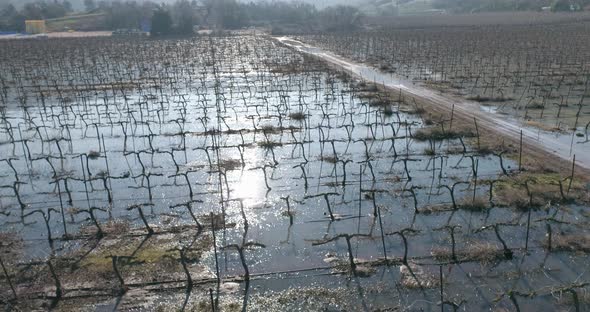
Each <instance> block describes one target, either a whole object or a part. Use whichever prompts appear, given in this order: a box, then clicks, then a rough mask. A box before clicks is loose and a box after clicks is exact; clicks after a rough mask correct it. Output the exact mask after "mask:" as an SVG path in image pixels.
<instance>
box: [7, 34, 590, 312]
mask: <svg viewBox="0 0 590 312" xmlns="http://www.w3.org/2000/svg"><path fill="white" fill-rule="evenodd" d="M83 40H88V41H80V42H78V41H70V42H68V43H67V45H66V47H64V48H72V47H77V48H79V49H92V48H93V47H94V46H96V45H103V46H106V48H104V49H106V50H108V51H109V53H110V54H108V60H109V61H110V62H119V63H113V64H117V65H116V66H114V67H113V68H116V70H115V69H112V70H113V76H115V77H119V78H122V77H126V78H127V77H132V79H130V80H131V82H130V83H129V84H123V83H122V82H117V84H114V83H113V82H109V83H110V84H107V82H102V83H101V84H100V85H98V84H95V85H94V86H93V87H92V88H87V85H85V84H83V83H80V84H79V85H78V86H77V87H72V86H71V85H69V86H68V85H67V84H65V83H64V84H63V85H61V86H60V87H51V86H48V87H47V88H46V90H47V93H46V94H47V95H48V96H47V97H46V98H43V99H41V97H40V96H39V93H35V87H30V86H29V87H23V88H20V89H19V88H18V86H19V84H20V86H26V83H23V82H17V81H18V79H17V78H18V74H15V72H12V75H13V76H12V77H11V81H12V84H11V85H10V86H11V87H10V88H9V91H10V93H9V94H10V95H9V96H7V97H6V99H5V101H6V103H4V106H3V107H4V109H3V110H2V121H1V124H2V132H1V133H0V142H2V143H1V145H0V151H1V152H2V154H1V155H2V159H3V162H2V163H3V164H4V165H3V166H2V167H0V184H1V185H2V188H1V193H0V224H1V225H2V227H1V228H2V231H1V234H2V235H3V237H4V238H5V239H3V240H2V242H3V243H2V258H1V259H2V261H3V267H4V268H5V273H4V275H2V276H1V277H0V278H1V279H2V280H1V281H2V283H0V285H1V286H0V294H1V296H2V297H0V298H1V300H2V304H3V305H4V306H5V307H11V306H16V307H19V308H21V309H25V310H28V309H44V308H49V307H51V308H55V309H58V310H60V309H61V310H101V311H103V310H105V311H110V310H113V309H118V310H132V309H142V310H163V311H172V310H174V311H176V310H179V309H187V310H195V311H209V310H211V306H212V305H214V306H217V307H218V308H219V309H220V310H222V311H234V310H236V311H239V310H252V311H294V310H305V311H345V310H346V311H351V310H352V311H356V310H360V311H379V310H380V311H383V310H440V305H441V304H440V303H441V301H442V302H444V310H447V311H452V310H453V307H457V308H458V309H459V310H462V311H474V310H484V309H485V310H488V309H494V310H497V311H502V310H514V309H515V308H517V307H518V308H520V309H523V310H535V311H553V310H555V309H567V308H570V309H572V308H573V307H575V306H576V305H575V303H574V301H575V300H574V299H573V298H576V300H578V304H577V306H578V307H579V308H580V309H583V308H585V307H587V306H588V302H589V300H588V294H587V289H588V287H587V285H586V284H585V281H587V280H588V272H587V271H588V265H589V264H588V262H587V261H586V259H587V255H586V252H588V251H589V250H588V248H589V247H588V246H590V244H589V243H588V233H587V229H588V227H587V225H588V217H589V215H588V213H587V211H586V210H587V206H586V205H585V203H584V201H583V199H584V196H586V195H587V188H586V185H585V184H583V183H582V182H580V181H579V180H578V179H575V180H574V181H573V183H572V184H570V187H569V188H568V187H567V181H563V185H562V187H565V188H566V189H567V192H568V194H567V195H564V194H562V195H563V196H561V197H560V196H559V195H558V194H559V191H558V186H557V182H556V181H561V177H560V176H559V174H555V173H554V174H547V173H534V172H530V173H523V172H519V171H518V163H517V162H516V161H515V160H512V159H510V158H508V157H505V158H503V157H502V155H501V154H500V156H497V155H494V154H493V153H483V152H481V151H479V150H476V149H475V147H474V146H470V145H467V146H466V145H464V144H462V143H463V140H467V138H468V137H470V138H471V139H473V134H460V135H457V136H455V137H453V138H450V139H437V138H426V139H420V136H419V134H424V133H428V132H427V131H432V130H431V129H432V127H431V126H428V125H426V124H425V123H424V121H423V119H422V118H421V117H420V115H419V114H418V112H417V111H416V107H414V106H413V105H412V103H406V102H404V101H401V102H399V101H396V100H395V99H396V97H395V96H392V95H391V94H387V93H384V92H380V91H378V90H376V89H375V88H374V87H372V86H371V85H370V84H367V83H363V82H361V81H359V80H356V79H351V78H350V77H348V76H346V75H343V74H342V73H339V72H335V71H333V70H330V69H328V68H327V67H325V66H324V65H323V64H322V63H318V62H317V61H314V60H313V59H310V58H307V57H305V56H304V54H302V53H300V52H297V51H293V50H291V49H288V48H286V47H283V46H281V45H280V44H278V43H277V42H276V41H274V39H271V38H266V37H255V36H240V37H226V38H224V37H218V38H211V39H205V38H199V39H192V40H162V41H141V40H138V41H131V42H123V41H117V40H115V41H106V42H107V44H106V45H105V42H104V41H100V42H95V41H92V40H93V39H83ZM102 40H111V39H102ZM283 41H284V42H285V43H288V44H290V43H292V42H290V41H285V40H283ZM34 44H40V45H42V44H43V43H34ZM68 45H69V46H68ZM146 46H149V48H148V49H151V50H146V51H143V50H142V49H143V48H146ZM85 47H86V48H85ZM171 47H174V49H175V50H174V51H182V52H183V53H184V54H183V55H180V54H173V53H172V52H170V51H173V50H172V49H171ZM128 50H136V51H143V52H138V53H139V55H138V56H137V57H129V58H123V59H120V58H117V54H119V53H121V51H128ZM306 52H313V53H316V54H318V53H319V55H328V54H323V53H320V52H318V51H317V50H310V49H308V48H306ZM88 53H91V52H88ZM158 53H160V54H159V55H166V56H168V58H161V57H159V56H156V55H157V54H158ZM90 55H91V54H90ZM151 55H153V58H151ZM90 57H91V56H90ZM22 58H23V59H22V61H30V59H27V56H26V55H25V56H23V57H22ZM139 59H143V61H144V62H146V61H150V62H154V63H153V64H152V67H150V68H148V69H143V68H142V66H145V65H143V64H141V62H138V60H139ZM78 61H79V60H76V61H75V62H78ZM103 61H106V60H103ZM334 61H335V62H338V64H340V65H343V66H352V65H350V64H348V63H342V62H343V61H342V60H338V59H334ZM81 64H82V63H77V66H82V65H81ZM109 64H110V63H109ZM347 64H348V65H347ZM85 66H89V65H85ZM109 66H111V65H109ZM355 66H357V65H355ZM347 69H348V70H352V71H353V73H354V74H355V75H361V74H362V76H364V77H365V78H366V77H367V76H371V75H375V77H378V78H385V76H383V77H381V76H376V75H377V74H378V72H375V71H369V69H362V67H360V66H358V67H348V68H347ZM88 72H92V70H89V71H88ZM138 73H141V74H138ZM62 74H63V75H64V76H65V77H67V75H72V74H71V73H70V74H64V73H63V72H62ZM65 77H59V79H65ZM139 77H142V78H139ZM374 79H376V78H374ZM387 79H388V80H384V81H382V82H380V83H384V84H386V85H389V84H395V86H398V87H400V86H401V87H403V86H405V85H404V83H403V82H399V81H398V82H396V81H394V80H390V79H392V78H387ZM25 80H26V79H25ZM66 80H67V79H66ZM379 80H380V79H379ZM140 85H141V87H138V86H140ZM105 86H106V87H105ZM66 89H67V90H69V91H66ZM72 90H74V91H72ZM407 90H408V91H410V92H411V91H412V90H413V89H412V88H410V87H407ZM23 91H24V92H30V93H29V94H28V98H27V99H25V100H24V101H23V98H22V96H21V95H22V92H23ZM421 95H422V96H432V97H434V98H433V100H437V99H439V97H443V96H441V95H438V94H435V93H432V92H431V93H421ZM19 96H21V97H20V98H19ZM66 97H67V98H68V100H66V99H65V98H66ZM443 98H444V97H443ZM19 101H20V102H19ZM384 103H385V104H384ZM464 109H465V110H467V108H464ZM482 115H483V113H482ZM482 118H483V117H482ZM489 118H491V119H482V122H483V121H484V120H489V122H493V121H495V120H496V119H494V118H495V117H489ZM505 123H506V124H507V125H511V123H510V122H505ZM507 127H508V126H507ZM511 127H516V126H511ZM508 129H512V130H510V131H513V130H514V129H515V128H508ZM506 131H507V134H508V135H510V133H511V132H509V130H506ZM526 131H529V130H526ZM529 136H530V133H528V132H527V139H529ZM525 181H526V182H525ZM560 183H561V182H560ZM560 185H561V184H560ZM490 189H491V190H492V191H491V192H490ZM525 189H526V190H528V191H525ZM523 194H524V195H523ZM556 194H557V195H556ZM528 195H530V198H529V196H528ZM66 232H67V233H66ZM66 234H67V235H66ZM548 236H549V237H550V239H549V240H547V237H548ZM548 242H550V243H551V245H550V246H547V244H548ZM351 259H352V260H351ZM0 275H1V274H0ZM189 281H192V282H189ZM441 281H442V283H441ZM441 292H442V294H441ZM15 298H16V299H15ZM540 307H541V308H540Z"/></svg>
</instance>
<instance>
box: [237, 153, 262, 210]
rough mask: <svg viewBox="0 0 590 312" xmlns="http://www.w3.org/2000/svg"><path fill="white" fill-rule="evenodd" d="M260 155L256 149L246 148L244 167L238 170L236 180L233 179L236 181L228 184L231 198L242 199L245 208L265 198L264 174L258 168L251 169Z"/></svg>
mask: <svg viewBox="0 0 590 312" xmlns="http://www.w3.org/2000/svg"><path fill="white" fill-rule="evenodd" d="M261 156H262V155H259V151H257V149H251V150H248V149H247V150H246V151H245V153H244V161H245V162H246V168H245V169H244V170H242V171H240V172H239V175H238V177H237V179H236V180H237V181H236V180H234V181H236V182H234V185H232V186H230V188H231V190H232V191H231V197H232V199H241V200H243V202H244V207H245V208H248V207H252V206H254V205H257V204H260V203H261V202H264V200H265V195H266V194H265V192H266V187H265V184H264V174H263V172H262V170H260V169H251V168H254V167H256V163H257V161H258V160H259V159H260V158H261Z"/></svg>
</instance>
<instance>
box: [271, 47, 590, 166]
mask: <svg viewBox="0 0 590 312" xmlns="http://www.w3.org/2000/svg"><path fill="white" fill-rule="evenodd" d="M275 39H276V40H277V41H278V42H280V43H282V44H284V45H287V46H289V47H291V48H293V49H295V50H297V51H299V52H302V53H306V54H309V55H313V56H315V57H318V58H320V59H323V60H324V61H326V62H328V63H330V64H332V65H334V66H336V67H338V68H340V69H342V70H344V71H346V72H349V73H350V74H352V75H353V76H355V77H358V78H361V79H363V80H365V81H369V82H372V83H376V84H379V85H382V86H384V87H386V88H390V89H394V90H395V91H398V92H399V91H401V92H403V93H404V94H406V95H409V96H412V97H414V98H415V99H416V101H418V102H420V103H421V104H424V105H427V106H429V108H433V109H435V110H437V111H447V112H451V110H453V114H454V116H455V118H458V119H463V120H465V121H467V120H469V121H472V120H474V119H475V120H477V123H478V126H479V127H480V129H483V130H484V131H492V132H493V133H497V134H498V135H500V136H502V137H503V138H505V139H507V140H510V141H513V142H519V141H520V137H521V131H522V137H523V145H524V146H525V148H526V151H527V153H528V154H529V155H531V156H532V157H535V158H539V159H546V158H553V161H551V162H552V163H556V165H558V166H559V167H563V168H564V169H565V168H567V167H571V162H572V160H573V159H574V156H575V160H576V165H577V166H578V167H579V168H581V169H583V170H584V171H585V172H590V145H588V144H583V143H584V142H582V141H580V139H579V138H576V137H575V132H574V133H556V132H550V131H544V130H539V129H537V128H533V127H530V126H527V125H525V124H524V123H523V121H522V120H519V119H517V118H515V117H511V116H508V115H502V114H499V113H495V112H494V111H492V110H490V109H489V108H485V107H484V106H482V105H481V104H479V103H477V102H475V101H468V100H465V99H462V98H459V97H456V96H453V95H450V94H445V93H441V92H439V91H435V90H432V89H429V88H427V87H424V86H421V85H419V84H417V83H415V82H412V81H409V80H405V79H403V78H400V77H398V76H395V75H392V74H389V73H384V72H381V71H380V70H378V69H375V68H373V67H371V66H368V65H364V64H360V63H356V62H354V61H351V60H348V59H346V58H344V57H341V56H338V55H336V54H334V53H331V52H328V51H325V50H323V49H321V48H317V47H314V46H310V45H308V44H306V43H303V42H301V41H298V40H296V39H293V38H290V37H275ZM547 156H556V157H547ZM548 160H549V159H548ZM555 160H557V161H555Z"/></svg>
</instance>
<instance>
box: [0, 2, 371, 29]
mask: <svg viewBox="0 0 590 312" xmlns="http://www.w3.org/2000/svg"><path fill="white" fill-rule="evenodd" d="M84 8H85V13H103V14H104V15H105V18H104V25H103V26H104V27H103V28H104V29H111V30H115V29H122V28H126V29H135V28H143V27H142V26H146V25H148V26H151V28H152V31H153V33H156V34H162V35H168V34H187V33H192V32H193V28H194V26H197V25H199V26H202V27H203V28H215V29H238V28H244V27H249V26H268V27H273V28H274V29H278V30H291V31H292V30H300V31H306V32H308V31H326V30H343V31H347V30H353V29H355V28H357V27H358V26H359V21H360V12H359V10H358V9H357V8H354V7H351V6H335V7H329V8H325V9H323V10H318V9H317V8H316V7H315V6H314V5H311V4H307V3H303V2H280V1H269V2H264V1H263V2H239V1H237V0H176V1H175V2H174V3H171V4H159V3H155V2H152V1H132V0H126V1H120V0H115V1H104V0H103V1H97V0H84ZM72 12H73V10H72V5H71V4H70V2H69V1H68V0H39V1H37V2H34V3H29V4H26V5H24V6H23V8H22V9H21V10H17V9H16V8H15V7H14V6H13V5H11V4H8V5H4V6H2V5H0V30H15V31H22V30H23V29H24V21H25V20H28V19H50V18H57V17H63V16H66V15H68V14H70V13H72Z"/></svg>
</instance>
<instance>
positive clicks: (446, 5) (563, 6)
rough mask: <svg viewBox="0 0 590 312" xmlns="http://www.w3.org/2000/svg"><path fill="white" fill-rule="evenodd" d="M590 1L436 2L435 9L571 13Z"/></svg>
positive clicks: (446, 0) (510, 0)
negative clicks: (544, 8)
mask: <svg viewBox="0 0 590 312" xmlns="http://www.w3.org/2000/svg"><path fill="white" fill-rule="evenodd" d="M588 5H590V0H435V1H434V7H436V8H439V9H445V10H448V11H450V12H455V13H470V12H498V11H539V10H541V8H543V7H550V8H551V10H552V11H570V10H571V8H572V7H573V8H578V9H581V8H584V7H586V6H588Z"/></svg>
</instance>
